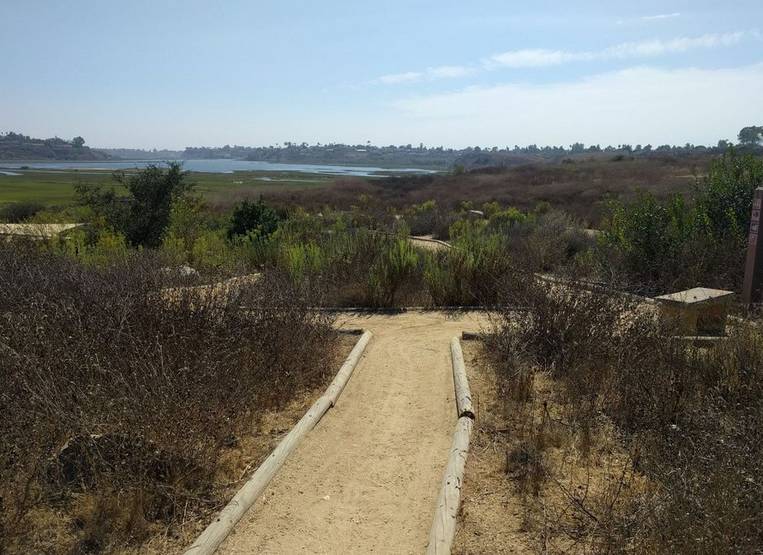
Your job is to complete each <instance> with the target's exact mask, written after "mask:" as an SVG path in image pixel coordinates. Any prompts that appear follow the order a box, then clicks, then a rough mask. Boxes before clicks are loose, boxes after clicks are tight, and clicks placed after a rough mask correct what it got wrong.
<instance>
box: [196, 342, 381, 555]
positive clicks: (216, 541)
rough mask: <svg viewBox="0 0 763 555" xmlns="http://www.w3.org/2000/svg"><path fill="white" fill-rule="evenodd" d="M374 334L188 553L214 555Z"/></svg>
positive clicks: (356, 349)
mask: <svg viewBox="0 0 763 555" xmlns="http://www.w3.org/2000/svg"><path fill="white" fill-rule="evenodd" d="M371 337H372V333H371V332H370V331H366V332H364V333H363V335H362V336H361V337H360V339H359V340H358V342H357V343H356V344H355V347H353V349H352V351H351V352H350V354H349V356H348V357H347V359H346V360H345V362H344V364H343V365H342V367H341V368H340V369H339V372H338V373H337V375H336V377H335V378H334V380H333V381H332V382H331V384H330V385H329V386H328V389H326V392H325V393H324V394H323V395H322V396H321V397H320V398H319V399H318V400H317V401H316V402H315V403H314V404H313V406H312V407H310V410H308V411H307V413H306V414H305V415H304V416H303V417H302V418H301V419H300V421H299V422H297V424H296V426H294V428H292V429H291V431H290V432H289V433H288V434H287V435H286V437H284V438H283V439H282V440H281V442H280V443H279V444H278V446H277V447H276V448H275V449H274V450H273V452H272V453H270V455H269V456H268V458H267V459H265V462H263V463H262V464H261V465H260V466H259V468H257V470H256V471H255V472H254V474H252V477H251V478H250V479H249V481H248V482H247V483H246V484H244V485H243V487H242V488H241V489H240V490H239V491H238V493H236V495H235V496H233V499H231V500H230V502H229V503H228V504H227V505H226V506H225V507H224V508H223V510H222V511H220V513H219V514H218V515H217V517H216V518H215V520H214V521H213V522H212V523H211V524H210V525H209V526H207V528H206V530H204V531H203V532H202V533H201V535H200V536H199V537H198V538H196V541H195V542H193V545H191V547H189V548H188V549H187V550H186V551H185V554H186V555H210V554H212V553H214V552H215V551H217V548H218V547H220V545H221V544H222V543H223V542H224V541H225V539H226V538H227V537H228V535H229V534H230V533H231V531H232V530H233V527H234V526H235V525H236V523H237V522H238V521H239V520H241V517H243V516H244V514H246V512H247V511H248V510H249V509H250V508H251V507H252V505H254V503H255V501H257V499H258V498H259V497H260V495H262V492H263V491H264V490H265V488H266V487H267V485H268V484H269V483H270V481H271V480H272V479H273V477H274V476H275V475H276V473H277V472H278V470H279V469H280V468H281V467H282V466H283V464H284V462H286V459H287V458H288V457H289V455H290V454H291V453H292V452H293V451H294V449H296V447H297V445H299V444H300V442H301V441H302V439H303V438H304V437H305V436H306V435H307V433H308V432H310V430H312V429H313V428H314V427H315V425H316V424H317V423H318V421H320V419H321V417H323V415H324V414H326V412H327V411H328V410H329V409H330V408H331V407H333V406H334V404H335V403H336V401H337V399H338V398H339V395H340V394H341V393H342V390H343V389H344V387H345V385H347V382H348V381H349V379H350V376H351V375H352V372H353V370H355V367H356V366H357V364H358V362H359V361H360V357H361V356H362V354H363V351H364V350H365V348H366V345H368V342H369V341H370V340H371Z"/></svg>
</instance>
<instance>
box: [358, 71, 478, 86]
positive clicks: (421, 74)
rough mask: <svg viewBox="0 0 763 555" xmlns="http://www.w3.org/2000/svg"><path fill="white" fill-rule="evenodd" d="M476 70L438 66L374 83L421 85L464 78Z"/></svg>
mask: <svg viewBox="0 0 763 555" xmlns="http://www.w3.org/2000/svg"><path fill="white" fill-rule="evenodd" d="M473 71H474V70H473V68H470V67H466V66H438V67H429V68H427V69H426V70H424V71H408V72H405V73H391V74H389V75H382V76H381V77H378V78H377V79H374V80H373V81H372V83H379V84H382V85H397V84H400V83H419V82H421V81H434V80H435V79H449V78H454V77H464V76H466V75H469V74H470V73H472V72H473Z"/></svg>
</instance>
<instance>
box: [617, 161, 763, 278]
mask: <svg viewBox="0 0 763 555" xmlns="http://www.w3.org/2000/svg"><path fill="white" fill-rule="evenodd" d="M762 184H763V160H760V159H757V158H754V157H752V156H750V155H745V156H739V155H737V154H736V153H735V152H734V151H733V150H729V151H727V152H726V153H725V154H724V155H723V156H722V157H721V158H720V159H718V160H716V161H714V162H713V163H712V164H711V166H710V169H709V173H708V175H707V177H706V178H704V179H703V180H702V181H699V182H698V184H697V187H696V189H695V198H694V202H693V204H687V203H686V201H685V200H684V199H683V198H682V197H680V196H678V195H676V196H673V197H671V198H670V199H669V200H668V201H666V202H660V201H658V200H657V199H656V198H655V197H654V196H652V195H650V194H641V195H639V196H638V197H637V199H636V200H635V201H633V202H631V203H628V204H623V203H612V205H611V207H610V217H609V219H608V221H607V224H606V229H605V233H604V235H603V238H602V247H604V253H603V254H604V256H602V262H603V264H605V265H606V266H607V267H608V268H607V271H609V269H610V268H611V267H613V266H614V267H618V266H619V267H621V268H622V270H623V271H624V273H625V275H626V277H627V279H628V280H630V281H631V282H634V283H637V284H642V285H647V286H649V287H653V288H654V287H656V288H657V289H667V288H675V287H682V286H683V287H689V286H695V285H705V286H708V287H723V288H726V289H738V288H739V287H740V285H741V276H742V268H743V264H744V256H745V251H746V246H747V230H748V228H749V224H750V214H751V211H752V198H753V194H754V191H755V188H756V187H758V186H760V185H762Z"/></svg>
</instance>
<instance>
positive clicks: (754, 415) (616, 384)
mask: <svg viewBox="0 0 763 555" xmlns="http://www.w3.org/2000/svg"><path fill="white" fill-rule="evenodd" d="M507 294H509V295H510V296H511V298H512V301H514V302H516V303H518V304H521V306H523V307H524V308H525V309H526V311H525V312H522V313H521V314H517V313H516V312H513V311H512V312H504V313H503V315H502V318H501V320H500V322H499V323H498V326H497V334H496V335H495V336H494V337H493V338H492V340H491V341H492V343H493V345H492V347H493V348H492V349H491V352H493V353H494V355H495V358H494V365H495V367H496V369H497V372H498V374H499V376H500V380H501V381H502V383H503V391H504V392H505V394H504V395H505V396H504V403H505V410H506V411H507V413H508V414H512V415H514V423H513V427H512V430H511V432H512V434H513V435H512V439H513V440H514V441H513V447H512V448H511V450H510V452H508V453H507V460H508V461H509V462H508V465H509V466H508V471H509V473H510V474H509V476H510V477H511V480H512V481H513V483H514V487H516V488H517V489H518V491H521V492H524V495H525V497H524V498H525V504H526V507H527V517H526V519H527V522H528V525H529V526H531V528H532V530H533V531H534V532H535V533H537V534H538V535H537V537H538V540H539V541H540V542H543V543H544V544H545V548H543V546H542V545H540V546H538V547H539V548H540V549H543V550H549V551H553V552H560V551H569V550H570V549H576V548H579V549H582V550H586V551H587V550H590V551H593V552H610V551H621V550H626V551H635V552H649V553H677V552H678V553H749V552H754V551H755V549H756V546H759V545H760V542H761V536H760V530H761V529H762V527H763V521H762V520H761V517H760V511H758V509H757V508H758V506H759V504H760V499H761V498H763V485H762V484H763V466H762V465H761V464H760V456H761V452H760V446H761V443H760V440H759V433H760V432H759V431H760V427H761V425H762V424H763V421H762V420H761V419H762V417H763V405H761V398H762V397H761V393H763V391H762V390H761V387H762V386H761V384H763V376H762V375H761V369H762V368H763V336H762V335H761V333H760V331H759V330H758V329H756V328H750V327H733V328H732V329H731V330H730V335H729V338H728V339H726V340H724V341H723V342H721V343H719V344H718V345H717V346H715V347H714V348H712V349H708V348H700V347H697V346H693V345H691V344H686V343H684V342H679V341H676V340H671V339H670V338H669V335H670V334H669V330H663V329H661V328H660V325H659V323H658V320H657V319H655V317H654V315H653V314H652V313H651V310H650V309H649V308H647V307H644V306H643V305H638V304H637V303H635V302H634V301H633V300H631V299H630V298H624V297H622V296H619V295H609V294H606V293H604V292H601V291H597V292H590V291H581V290H579V289H573V288H570V287H568V286H562V285H555V286H550V285H549V284H548V283H543V282H539V281H537V280H527V279H525V280H522V279H517V280H515V281H514V282H513V287H512V289H511V291H510V293H507ZM548 380H550V381H551V383H552V384H553V385H552V387H550V388H549V387H545V388H544V387H543V384H544V383H546V382H547V381H548Z"/></svg>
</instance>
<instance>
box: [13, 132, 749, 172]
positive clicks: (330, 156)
mask: <svg viewBox="0 0 763 555" xmlns="http://www.w3.org/2000/svg"><path fill="white" fill-rule="evenodd" d="M737 141H738V146H739V147H741V148H742V149H746V151H748V152H752V153H755V152H758V151H761V152H763V147H761V143H763V126H755V125H752V126H748V127H744V128H743V129H741V130H740V131H739V133H738V135H737ZM84 145H85V140H84V139H83V138H82V137H74V138H73V139H72V140H71V141H66V140H64V139H60V138H58V137H54V138H51V139H33V138H31V137H29V136H26V135H22V134H19V133H13V132H8V133H5V134H0V159H17V160H18V159H24V157H25V156H26V159H31V158H54V159H75V160H77V159H107V158H110V157H114V158H126V159H146V160H176V159H185V160H199V159H235V160H252V161H263V162H276V163H290V164H300V163H301V164H342V165H368V166H378V167H406V166H407V167H411V168H433V169H447V168H453V167H457V166H459V167H460V166H463V167H464V168H466V169H469V168H474V167H485V166H510V165H518V164H527V163H532V162H539V161H561V160H564V159H565V158H567V157H571V156H572V157H574V156H585V155H590V156H600V155H613V156H693V155H703V154H720V153H723V152H725V151H726V150H727V149H728V148H729V147H731V146H735V145H734V143H733V142H732V141H729V140H726V139H722V140H720V141H718V143H717V144H716V145H713V146H705V145H694V144H691V143H686V144H684V145H669V144H663V145H656V146H655V145H651V144H645V145H642V144H636V145H632V144H619V145H607V146H602V145H600V144H595V145H585V144H584V143H582V142H575V143H573V144H571V145H569V146H565V145H559V146H549V145H547V146H538V145H536V144H531V145H527V146H519V145H514V146H513V147H512V146H504V147H499V146H493V147H481V146H470V147H466V148H462V149H453V148H447V147H444V146H426V145H424V144H423V143H419V144H418V145H412V144H404V145H387V146H375V145H372V144H371V143H370V142H366V143H365V144H354V145H353V144H341V143H328V144H321V143H316V144H314V145H310V144H308V143H305V142H302V143H296V142H289V141H287V142H284V143H283V144H280V143H279V144H276V145H271V146H261V147H248V146H240V145H233V146H231V145H225V146H222V147H206V146H202V147H186V148H185V150H183V151H172V150H156V149H153V150H138V149H104V150H102V151H98V150H93V149H90V148H88V147H85V146H84Z"/></svg>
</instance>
